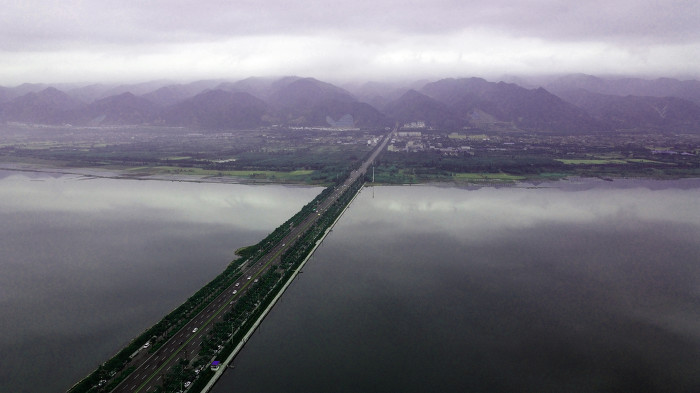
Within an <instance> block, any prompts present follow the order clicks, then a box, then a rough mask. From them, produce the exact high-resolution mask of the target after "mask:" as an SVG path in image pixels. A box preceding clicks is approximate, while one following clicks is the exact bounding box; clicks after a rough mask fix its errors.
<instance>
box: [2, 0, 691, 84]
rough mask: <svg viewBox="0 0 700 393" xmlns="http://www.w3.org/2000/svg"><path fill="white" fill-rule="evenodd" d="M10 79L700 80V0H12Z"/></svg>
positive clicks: (7, 25) (6, 35)
mask: <svg viewBox="0 0 700 393" xmlns="http://www.w3.org/2000/svg"><path fill="white" fill-rule="evenodd" d="M3 3H4V4H3V7H2V9H0V86H14V85H18V84H21V83H24V82H29V83H60V82H67V83H73V82H78V83H81V82H139V81H148V80H155V79H170V80H174V81H183V82H184V81H194V80H201V79H219V78H221V79H231V80H236V79H243V78H246V77H250V76H282V75H298V76H312V77H316V78H318V79H324V80H334V81H341V80H346V81H350V80H358V81H362V80H410V79H436V78H442V77H470V76H480V77H485V78H489V77H491V78H493V77H497V76H499V75H544V74H567V73H586V74H592V75H601V76H602V75H632V76H641V77H649V78H651V77H660V76H667V77H676V78H680V79H688V78H699V79H700V68H699V65H700V23H698V22H699V21H700V2H698V1H697V0H585V1H570V0H422V1H416V0H347V1H342V2H341V1H333V2H331V1H320V0H294V1H291V0H265V1H259V0H232V1H224V0H196V1H189V0H62V1H47V0H6V1H5V2H3Z"/></svg>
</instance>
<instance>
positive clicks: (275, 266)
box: [70, 130, 395, 393]
mask: <svg viewBox="0 0 700 393" xmlns="http://www.w3.org/2000/svg"><path fill="white" fill-rule="evenodd" d="M394 131H395V130H394ZM392 133H393V131H392V132H390V133H389V134H388V135H386V137H385V138H384V139H383V140H382V141H381V142H380V143H378V145H377V147H376V148H375V149H374V150H373V151H372V152H371V153H370V154H369V156H368V157H367V158H366V159H365V160H364V161H363V162H362V164H361V165H360V166H359V167H358V168H356V169H355V170H352V171H351V172H350V173H349V174H348V175H347V177H346V178H345V180H344V181H343V182H342V183H338V184H336V185H335V186H333V187H329V188H328V189H326V190H324V192H323V193H322V195H325V197H323V198H322V199H318V198H317V199H318V201H317V204H316V206H315V208H314V210H313V211H312V212H310V213H308V214H307V215H306V216H305V217H303V218H300V219H299V220H298V221H297V223H296V224H294V223H290V226H289V228H284V235H283V236H281V237H277V238H276V239H275V242H274V244H264V245H263V247H264V250H265V252H262V251H263V249H262V248H261V249H259V252H258V254H256V255H253V256H249V257H248V258H247V259H246V261H245V263H246V264H245V265H243V264H241V268H240V269H239V272H237V273H236V277H237V278H235V279H234V280H232V281H231V283H230V285H228V286H227V287H226V288H225V289H223V290H222V291H221V292H220V293H219V294H218V295H217V296H216V297H214V298H213V299H212V300H211V301H209V303H208V304H207V305H206V306H204V307H202V309H201V311H199V312H198V313H196V315H194V316H193V317H191V318H190V319H189V320H188V321H186V322H183V323H181V324H180V325H178V326H181V327H180V328H179V330H178V331H177V332H173V331H171V332H170V336H169V339H167V341H165V342H162V343H159V347H158V348H155V349H154V350H151V351H152V352H151V353H149V355H148V356H145V355H144V354H143V353H142V352H144V353H145V352H147V351H145V348H142V349H141V350H139V351H137V352H135V353H134V354H133V355H132V356H131V358H130V359H129V361H128V364H125V365H121V369H120V370H118V372H110V373H109V374H107V375H109V377H110V379H113V380H114V382H112V383H111V385H115V382H117V381H119V382H118V384H116V386H114V387H113V388H111V389H110V388H108V389H107V390H105V389H104V388H105V387H108V386H110V381H109V380H106V379H101V378H103V377H102V376H100V377H98V379H97V380H98V383H97V384H92V383H90V382H91V381H94V380H95V379H96V378H95V377H94V376H93V375H91V376H89V377H88V378H86V379H85V380H84V381H81V383H79V384H76V385H75V386H74V387H73V388H72V389H71V390H70V392H71V393H73V392H93V391H94V392H101V391H111V392H115V393H122V392H124V393H139V392H144V393H145V392H171V391H172V392H174V391H180V390H182V389H185V388H186V386H185V385H187V388H189V389H191V390H193V391H199V390H200V389H201V388H204V386H205V385H207V382H208V381H209V379H211V377H213V376H214V372H213V370H211V369H210V368H209V367H208V366H209V364H210V363H211V360H213V359H214V358H216V357H217V356H218V355H221V357H222V358H225V357H226V356H224V355H229V354H231V353H234V352H235V351H236V348H240V346H241V345H242V343H244V340H245V339H246V338H247V336H248V335H247V333H249V332H248V330H249V329H251V328H253V326H254V323H255V322H256V321H258V322H259V321H260V320H261V318H262V317H264V315H265V313H266V312H267V311H268V310H269V307H267V306H269V305H271V304H273V303H274V299H275V298H276V296H278V295H279V294H280V293H281V292H282V291H283V290H284V288H285V286H286V284H288V283H289V282H290V281H291V280H292V279H293V277H294V274H295V271H296V269H297V268H298V267H299V266H300V264H301V263H303V261H305V260H306V259H307V257H308V256H309V255H310V254H311V252H313V250H314V249H315V246H316V245H317V244H318V242H319V241H320V239H321V238H322V237H323V236H324V235H325V233H326V231H327V230H328V228H329V227H330V226H331V225H332V224H333V223H334V222H335V221H336V219H337V218H338V217H339V215H340V214H342V211H343V210H344V209H345V208H346V207H347V205H348V204H349V203H350V201H351V200H352V199H353V198H354V196H355V195H356V194H357V192H358V191H359V190H360V189H361V187H362V184H363V183H364V176H365V174H366V172H367V169H368V168H369V166H370V165H371V164H372V163H373V162H374V161H375V159H376V158H377V156H378V155H379V154H380V152H382V151H383V150H384V149H385V148H386V145H387V142H388V141H389V139H390V136H391V134H392ZM295 217H296V216H295ZM270 243H271V242H270ZM251 299H253V305H252V307H250V304H249V303H251ZM266 307H267V308H266ZM241 309H245V310H246V311H245V312H240V310H241ZM236 322H237V323H236ZM224 325H226V332H225V337H224V338H225V340H221V336H222V333H221V331H222V326H224ZM216 340H218V341H216ZM213 341H216V342H217V343H218V342H220V343H221V344H219V345H218V347H217V348H216V350H215V351H214V356H211V358H209V359H202V355H201V354H200V350H201V348H203V347H204V346H207V345H209V346H211V343H212V342H213ZM145 346H146V347H147V346H148V344H146V345H145ZM97 372H100V369H98V370H97V371H96V373H97ZM103 374H104V372H103V373H102V374H100V375H103Z"/></svg>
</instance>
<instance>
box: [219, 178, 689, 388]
mask: <svg viewBox="0 0 700 393" xmlns="http://www.w3.org/2000/svg"><path fill="white" fill-rule="evenodd" d="M546 186H547V187H542V188H527V187H523V188H500V189H496V188H480V189H459V188H438V187H428V186H426V187H379V188H376V189H375V190H374V191H372V190H370V189H365V190H363V192H362V194H361V195H360V196H359V198H358V199H357V200H356V201H355V202H354V203H353V205H352V207H351V208H350V209H349V210H348V212H347V213H346V215H345V216H344V217H343V218H342V219H341V221H340V222H339V223H338V225H337V226H336V227H335V229H334V230H333V232H332V233H331V234H330V236H329V237H328V238H327V239H326V240H325V241H324V243H323V245H322V246H321V247H320V248H319V250H318V251H317V253H316V255H315V256H314V257H313V258H312V260H311V261H310V263H309V265H307V267H305V269H304V273H303V274H302V275H300V277H299V278H298V279H297V280H296V281H295V283H294V284H293V285H292V286H291V287H290V290H289V291H288V292H287V293H285V295H284V296H283V298H282V300H281V303H279V304H278V305H277V306H276V307H275V308H274V309H273V310H272V313H271V314H270V315H269V316H268V318H267V319H266V320H265V322H264V323H263V325H262V326H261V328H260V330H259V332H258V333H257V334H255V335H254V336H253V338H252V339H251V340H250V341H249V342H248V344H247V345H246V347H245V348H244V350H243V351H242V352H241V354H240V355H239V356H238V357H237V358H236V359H235V362H234V364H235V368H234V369H233V370H227V372H226V373H225V374H224V376H223V378H222V379H221V380H220V381H219V383H218V384H217V385H216V387H215V389H214V392H215V393H224V392H429V391H430V392H432V391H441V392H639V391H657V392H698V391H700V373H699V372H698V370H700V180H697V179H696V180H683V181H672V182H659V181H615V182H612V183H611V182H603V181H592V180H574V181H571V182H559V183H553V184H548V185H546ZM373 195H374V196H373Z"/></svg>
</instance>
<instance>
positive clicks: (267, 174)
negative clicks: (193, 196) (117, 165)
mask: <svg viewBox="0 0 700 393" xmlns="http://www.w3.org/2000/svg"><path fill="white" fill-rule="evenodd" d="M128 171H129V172H131V173H138V174H140V175H144V174H146V175H192V176H219V177H222V176H230V177H241V178H248V179H267V180H271V181H274V180H278V181H304V180H305V179H307V178H308V177H309V176H310V175H312V174H313V173H314V172H315V171H313V170H297V171H291V172H282V171H236V170H222V171H217V170H210V169H202V168H180V167H176V166H153V167H148V166H144V167H136V168H129V169H128Z"/></svg>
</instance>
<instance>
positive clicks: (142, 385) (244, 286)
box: [113, 130, 395, 393]
mask: <svg viewBox="0 0 700 393" xmlns="http://www.w3.org/2000/svg"><path fill="white" fill-rule="evenodd" d="M394 131H395V130H394ZM392 133H393V131H392ZM392 133H389V134H388V135H387V136H386V137H385V138H384V139H383V140H382V142H381V143H380V144H379V146H377V148H376V149H375V150H374V151H373V153H372V155H371V156H370V157H369V158H368V159H367V160H366V161H365V162H364V163H363V164H362V166H361V167H360V168H359V169H358V170H355V171H353V172H352V173H351V175H350V176H349V177H348V178H347V179H346V180H345V182H343V184H342V185H340V186H338V187H337V188H336V190H335V191H334V192H333V193H332V194H331V195H329V196H328V197H327V198H326V199H325V200H324V201H323V202H321V203H320V204H319V207H318V211H319V213H323V212H324V211H325V210H326V209H327V208H328V207H329V206H330V205H331V204H333V203H334V202H335V201H336V200H337V199H338V197H339V196H340V195H342V193H343V192H344V191H345V189H347V187H349V186H350V185H351V184H352V183H353V182H354V181H355V180H357V178H359V177H360V176H362V175H364V174H365V173H366V172H367V169H368V168H369V166H370V165H371V164H372V162H373V161H374V160H375V159H376V158H377V155H379V153H380V152H381V151H382V150H383V149H384V148H385V147H386V144H387V142H388V141H389V139H390V137H391V134H392ZM318 217H319V214H310V215H309V216H308V217H307V218H306V219H305V220H304V221H303V222H302V223H301V224H299V225H297V226H295V227H293V228H292V230H291V231H290V232H289V234H288V235H287V236H285V237H284V238H283V239H282V240H280V241H279V242H278V243H277V244H276V245H275V246H274V247H273V248H272V249H271V250H270V251H269V252H268V253H267V254H266V255H264V256H263V257H262V258H260V263H256V264H255V265H253V266H251V267H248V268H247V269H245V270H244V272H243V275H242V276H241V278H240V279H238V281H237V282H236V283H234V284H232V285H231V286H230V287H228V288H227V289H226V290H225V291H223V292H222V293H221V294H220V295H219V296H218V297H217V298H216V299H214V300H213V301H212V302H211V303H210V304H209V305H208V306H207V307H206V308H205V309H204V310H202V311H201V312H200V313H199V314H197V315H196V316H195V317H194V318H193V319H192V320H190V322H188V323H187V325H185V327H183V328H182V329H181V330H180V331H179V332H178V333H177V334H176V335H175V336H173V337H172V338H170V340H168V341H167V342H166V343H165V344H164V345H163V346H162V347H160V348H159V349H158V350H157V351H156V352H155V353H153V354H151V355H150V356H143V355H142V356H137V357H135V358H134V360H132V363H134V364H132V365H130V366H134V367H136V370H135V371H134V372H133V373H131V374H130V375H129V376H128V377H127V378H126V379H124V381H122V383H121V384H119V386H117V387H116V388H115V389H114V390H113V392H115V393H138V392H144V393H145V392H148V391H149V390H153V388H154V387H155V386H158V385H161V384H162V378H163V376H164V375H166V374H167V373H168V371H169V370H170V368H171V367H172V366H173V365H175V364H176V363H177V362H178V360H179V359H181V358H185V359H188V360H191V359H193V358H194V357H195V356H196V355H197V352H199V347H200V344H201V342H202V339H203V338H204V337H205V336H206V334H207V332H209V330H210V329H211V328H212V326H214V324H215V323H216V322H219V321H221V320H222V319H223V315H224V314H226V312H227V311H229V310H230V309H231V308H232V307H233V305H234V304H235V302H236V301H237V300H238V299H239V297H240V296H241V295H242V294H244V293H245V292H246V291H247V290H248V289H249V287H250V286H251V285H252V284H254V282H255V279H256V278H257V277H259V276H261V275H262V274H264V273H265V272H266V271H267V270H268V269H269V268H270V266H272V265H277V264H279V263H280V257H281V255H282V252H283V251H284V249H285V248H288V247H289V246H291V245H292V244H294V242H295V241H296V240H297V239H298V238H299V237H300V236H301V235H302V234H303V233H304V232H305V231H306V229H307V228H308V227H309V226H310V225H312V224H313V223H314V222H316V220H318ZM234 290H235V291H236V294H233V291H234ZM195 328H196V331H195ZM141 352H143V353H145V352H147V351H145V350H142V351H141Z"/></svg>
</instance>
